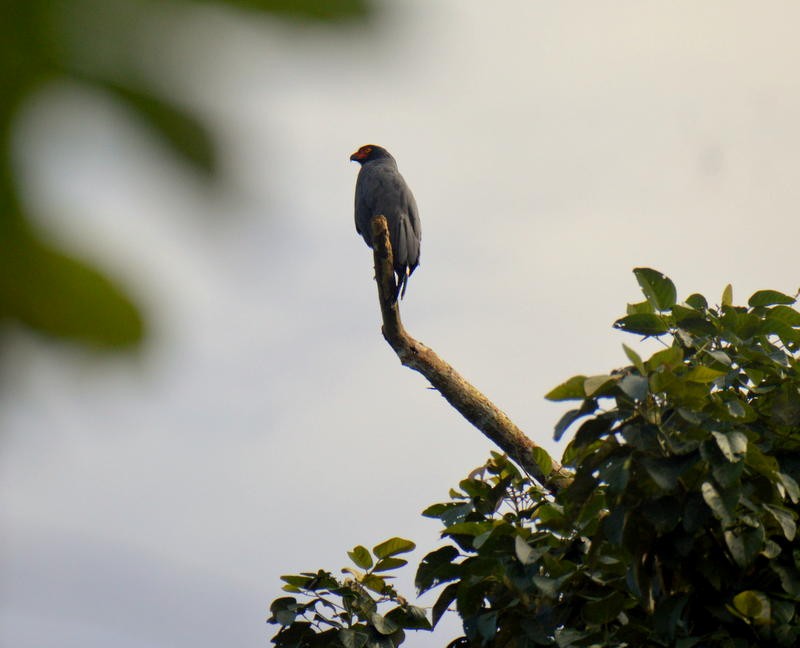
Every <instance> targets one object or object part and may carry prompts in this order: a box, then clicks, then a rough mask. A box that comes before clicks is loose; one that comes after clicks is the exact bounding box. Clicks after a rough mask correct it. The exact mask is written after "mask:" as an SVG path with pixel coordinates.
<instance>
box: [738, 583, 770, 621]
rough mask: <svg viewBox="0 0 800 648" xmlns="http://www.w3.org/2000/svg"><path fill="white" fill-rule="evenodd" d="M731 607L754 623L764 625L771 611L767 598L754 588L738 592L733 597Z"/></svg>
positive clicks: (768, 619)
mask: <svg viewBox="0 0 800 648" xmlns="http://www.w3.org/2000/svg"><path fill="white" fill-rule="evenodd" d="M733 607H735V608H736V611H737V612H739V614H741V615H742V616H743V617H746V618H747V619H750V620H751V621H752V622H753V623H755V624H756V625H766V624H768V623H769V622H770V617H771V615H772V612H771V610H770V603H769V598H768V597H767V595H766V594H764V593H763V592H758V591H755V590H746V591H744V592H739V593H738V594H737V595H736V596H734V597H733Z"/></svg>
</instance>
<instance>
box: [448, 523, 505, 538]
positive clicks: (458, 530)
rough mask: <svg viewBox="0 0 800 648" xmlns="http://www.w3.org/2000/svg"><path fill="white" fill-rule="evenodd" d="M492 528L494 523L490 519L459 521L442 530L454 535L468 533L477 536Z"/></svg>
mask: <svg viewBox="0 0 800 648" xmlns="http://www.w3.org/2000/svg"><path fill="white" fill-rule="evenodd" d="M493 528H494V525H493V524H492V522H490V521H485V522H459V523H458V524H454V525H453V526H450V527H447V529H446V530H445V531H443V534H444V535H449V536H454V535H468V536H473V537H474V536H479V535H481V534H482V533H486V532H487V531H491V530H492V529H493Z"/></svg>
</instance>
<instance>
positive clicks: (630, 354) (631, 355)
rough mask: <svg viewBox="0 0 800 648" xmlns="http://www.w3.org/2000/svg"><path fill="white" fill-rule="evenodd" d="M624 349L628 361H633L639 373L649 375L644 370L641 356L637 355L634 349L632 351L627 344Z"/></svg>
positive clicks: (623, 346)
mask: <svg viewBox="0 0 800 648" xmlns="http://www.w3.org/2000/svg"><path fill="white" fill-rule="evenodd" d="M622 349H623V350H624V351H625V355H626V356H628V360H630V361H631V364H632V365H633V366H634V367H636V369H637V371H638V372H639V373H640V374H642V375H644V374H645V373H647V372H646V371H645V370H644V362H642V358H641V356H640V355H639V354H638V353H636V351H634V350H633V349H631V348H630V347H629V346H628V345H627V344H623V345H622Z"/></svg>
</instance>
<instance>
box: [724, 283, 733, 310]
mask: <svg viewBox="0 0 800 648" xmlns="http://www.w3.org/2000/svg"><path fill="white" fill-rule="evenodd" d="M732 305H733V286H731V285H730V284H728V285H727V286H725V290H723V291H722V306H732Z"/></svg>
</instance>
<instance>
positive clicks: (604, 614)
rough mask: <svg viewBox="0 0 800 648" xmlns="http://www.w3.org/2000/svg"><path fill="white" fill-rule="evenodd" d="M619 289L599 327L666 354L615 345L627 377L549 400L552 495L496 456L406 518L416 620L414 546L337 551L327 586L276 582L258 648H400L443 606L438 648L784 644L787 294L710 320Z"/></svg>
mask: <svg viewBox="0 0 800 648" xmlns="http://www.w3.org/2000/svg"><path fill="white" fill-rule="evenodd" d="M377 258H378V252H377V251H376V260H377ZM634 272H635V275H636V279H637V280H638V282H639V285H640V286H641V289H642V291H643V293H644V296H645V300H644V301H642V302H640V303H636V304H631V305H629V306H628V308H627V314H626V315H625V316H624V317H622V318H620V319H619V320H617V322H615V324H614V326H615V327H616V328H618V329H620V330H623V331H627V332H629V333H632V334H635V335H639V336H645V337H652V338H655V339H657V340H659V341H661V342H662V345H663V348H661V349H660V350H658V351H657V352H655V353H653V354H652V355H651V356H650V357H649V358H647V359H643V358H641V357H640V356H639V355H638V354H637V353H636V352H635V351H634V350H632V349H630V348H629V347H627V346H624V351H625V354H626V357H627V360H628V362H629V364H628V365H627V366H625V367H624V368H622V369H619V370H615V371H612V372H610V373H608V374H604V375H601V376H575V377H573V378H571V379H569V380H567V381H566V382H564V383H562V384H560V385H559V386H557V387H555V388H554V389H553V390H552V391H551V392H550V393H549V394H547V398H548V399H550V400H555V401H576V403H577V407H575V408H574V409H571V410H569V411H568V412H566V413H565V414H564V416H563V417H562V418H561V419H560V420H559V421H558V422H557V424H556V425H555V436H556V438H557V439H560V438H561V437H562V435H564V433H565V432H566V431H567V430H568V429H571V428H573V427H575V428H577V429H576V430H575V433H574V436H573V437H572V439H571V441H570V442H569V443H568V444H567V445H566V448H565V450H564V454H563V458H562V462H563V467H560V466H559V464H558V463H557V462H553V463H552V466H553V469H552V470H553V472H557V473H558V476H559V479H557V480H555V481H553V480H552V479H549V480H548V478H547V476H537V475H536V474H526V473H525V472H524V471H523V470H520V468H519V467H517V466H515V465H514V463H512V461H511V460H510V459H509V458H508V457H507V456H505V455H502V454H497V453H493V454H492V456H491V458H490V459H489V460H488V461H487V462H486V464H485V465H484V466H482V467H480V468H479V469H477V470H475V471H472V472H471V473H470V474H469V476H468V477H467V478H466V479H464V480H463V481H462V482H461V483H460V484H459V488H458V489H457V490H452V491H451V493H450V498H449V500H447V501H444V502H440V503H436V504H433V505H432V506H430V507H428V508H427V509H426V510H425V511H424V512H423V515H425V516H428V517H432V518H436V519H438V520H440V521H441V523H442V526H443V530H442V538H443V539H444V541H445V543H444V544H443V546H441V547H439V548H438V549H436V550H434V551H432V552H431V553H429V554H428V555H427V556H425V558H424V559H423V560H422V562H421V563H420V565H419V566H418V569H417V573H416V586H417V589H418V591H419V592H426V591H428V590H432V589H436V590H438V591H439V594H438V600H437V601H436V603H435V604H434V605H433V608H432V610H431V616H430V619H428V617H427V615H424V614H423V611H422V610H421V609H419V608H417V607H415V606H413V605H411V604H409V603H408V601H407V600H406V599H405V598H404V597H402V596H400V595H399V594H398V593H397V592H396V591H395V589H394V588H393V587H392V586H391V585H389V583H388V581H387V576H386V575H385V573H386V572H388V571H391V570H393V569H397V568H399V567H402V565H403V564H404V561H403V560H402V559H399V558H397V557H396V556H397V554H399V553H402V552H403V551H407V550H409V548H413V544H412V543H410V542H409V541H407V540H402V539H399V538H395V539H392V540H390V541H387V542H386V543H382V544H381V545H378V546H376V547H375V548H374V549H373V551H372V553H370V552H369V551H368V550H367V549H366V548H364V547H360V546H359V547H356V548H355V549H353V550H352V551H351V552H350V553H349V556H350V559H351V561H352V562H353V564H354V567H350V568H346V569H345V570H344V573H345V577H344V578H342V577H338V576H335V575H334V574H333V573H331V572H328V571H325V570H320V571H317V572H313V573H311V572H309V573H304V574H299V575H293V576H284V577H283V580H284V581H285V583H286V584H285V586H284V589H285V590H287V591H288V592H289V593H290V594H292V595H291V596H285V597H281V598H278V599H276V600H275V601H273V603H272V606H271V616H270V618H269V621H270V623H274V624H277V625H279V626H280V627H279V629H278V631H277V633H276V634H275V636H274V637H273V639H272V641H273V643H275V644H276V645H277V646H280V647H289V646H297V647H300V646H309V647H310V646H323V645H324V646H343V647H345V648H356V647H361V646H370V647H372V646H375V647H377V646H382V647H383V646H386V647H388V646H397V645H399V644H400V643H402V641H403V640H404V638H405V630H409V629H414V630H419V629H424V630H427V629H430V628H432V627H434V626H435V625H436V624H437V622H438V621H439V619H440V618H441V617H442V615H443V614H445V613H446V612H447V611H448V610H450V608H451V607H454V608H455V611H456V612H457V614H458V615H459V616H460V617H461V620H462V623H463V631H464V632H463V636H461V637H460V638H458V639H456V640H454V641H453V642H452V643H451V644H450V646H503V647H509V648H510V647H514V648H521V647H523V646H530V647H533V646H559V647H562V648H564V647H568V646H678V647H680V648H690V647H691V646H721V647H726V648H727V647H731V648H744V647H747V646H765V645H776V646H795V645H797V644H798V641H800V544H798V542H797V539H796V530H797V529H796V526H797V518H798V512H800V506H799V504H800V487H798V481H799V480H800V365H798V350H800V312H798V311H797V310H796V309H795V308H794V304H795V303H796V297H793V296H790V295H786V294H783V293H781V292H777V291H774V290H761V291H758V292H756V293H755V294H753V295H752V296H751V297H750V299H749V300H748V302H747V305H746V306H736V305H734V304H733V299H732V291H731V288H730V286H728V287H727V288H726V289H725V291H724V293H723V295H722V299H721V302H720V304H719V305H710V304H709V301H708V300H707V299H706V298H705V297H703V296H702V295H699V294H692V295H690V296H688V297H687V298H686V299H685V300H683V301H682V302H678V301H677V291H676V289H675V286H674V284H673V282H672V281H671V280H670V279H668V278H667V277H665V276H664V275H663V274H661V273H660V272H657V271H655V270H652V269H649V268H637V269H636V270H634ZM378 277H379V279H380V278H381V277H383V273H378ZM384 334H386V331H384ZM517 463H521V462H519V461H518V462H517ZM539 463H540V464H541V463H542V462H539Z"/></svg>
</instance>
